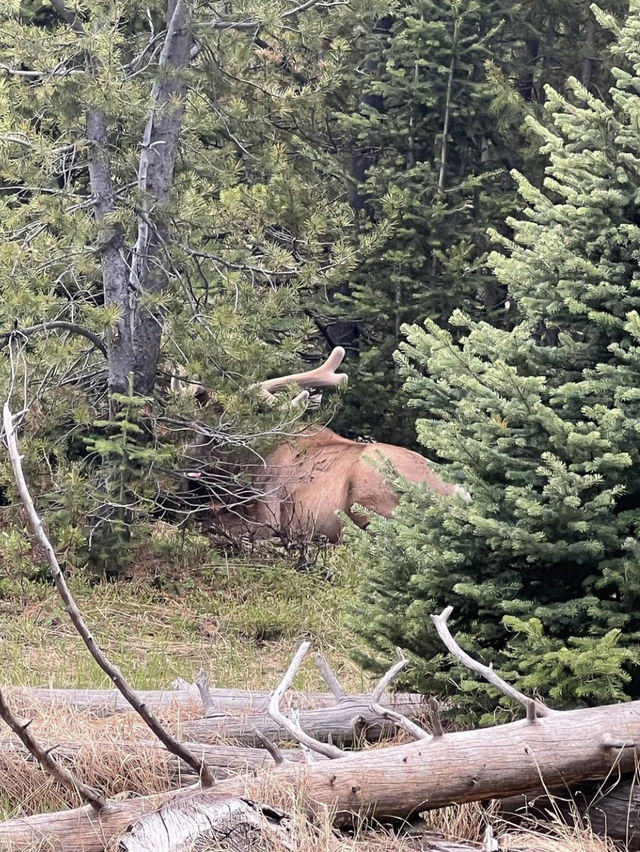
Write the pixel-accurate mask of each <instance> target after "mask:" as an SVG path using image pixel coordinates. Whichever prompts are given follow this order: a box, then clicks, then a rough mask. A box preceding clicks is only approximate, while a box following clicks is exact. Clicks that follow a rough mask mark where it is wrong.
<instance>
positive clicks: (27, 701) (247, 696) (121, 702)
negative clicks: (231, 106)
mask: <svg viewBox="0 0 640 852" xmlns="http://www.w3.org/2000/svg"><path fill="white" fill-rule="evenodd" d="M5 692H6V694H7V696H8V697H9V698H10V699H11V702H12V704H14V705H15V706H16V707H17V708H20V711H21V712H24V713H28V712H30V711H34V710H36V709H37V708H38V707H42V706H43V705H49V704H51V705H52V706H54V707H65V708H71V709H75V710H82V711H86V712H88V713H92V714H93V715H94V716H99V717H107V716H112V715H114V714H116V713H126V712H131V705H130V704H129V703H128V702H127V701H126V700H125V698H124V697H123V696H122V695H121V693H120V692H118V690H116V689H61V688H55V687H46V686H40V687H28V686H16V687H6V689H5ZM137 693H138V695H139V696H140V698H141V699H142V700H143V701H144V702H145V704H147V705H148V706H149V707H150V708H151V709H152V710H153V712H154V713H163V712H167V711H168V712H170V711H175V710H181V711H183V712H184V711H187V712H196V713H199V712H202V701H201V699H200V694H199V692H198V688H197V687H196V686H195V684H194V685H189V686H187V687H185V688H181V689H162V690H139V691H137ZM209 693H210V695H211V699H212V704H213V709H214V710H215V711H216V712H217V713H261V712H265V711H266V709H267V707H268V705H269V696H270V694H271V693H270V692H267V691H265V690H249V689H214V688H212V687H209ZM349 698H350V699H351V700H353V701H356V702H358V703H365V702H367V701H368V700H369V699H368V696H367V695H366V694H354V695H351V696H349ZM388 701H392V702H395V701H400V702H401V703H402V704H403V705H404V706H406V705H408V704H413V705H415V707H416V708H418V707H420V706H422V704H423V702H424V698H423V696H421V695H417V694H415V693H402V694H398V695H397V696H392V697H391V698H390V699H388ZM335 703H336V699H335V697H334V696H333V694H332V693H330V692H293V693H291V694H290V695H289V696H288V697H287V698H286V699H285V706H287V705H291V706H296V707H299V708H319V707H331V706H332V705H334V704H335ZM383 703H384V702H383Z"/></svg>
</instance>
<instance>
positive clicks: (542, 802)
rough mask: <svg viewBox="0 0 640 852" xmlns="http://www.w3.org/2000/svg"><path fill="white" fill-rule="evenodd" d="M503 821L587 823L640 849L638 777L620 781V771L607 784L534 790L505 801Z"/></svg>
mask: <svg viewBox="0 0 640 852" xmlns="http://www.w3.org/2000/svg"><path fill="white" fill-rule="evenodd" d="M500 815H501V817H502V818H504V819H507V820H509V821H510V822H515V823H524V824H525V825H526V824H527V823H529V822H531V821H534V822H535V823H536V824H538V823H540V822H544V821H548V820H549V819H552V820H556V819H557V818H558V817H560V818H562V819H563V820H564V821H565V822H567V823H568V824H569V825H571V824H573V823H575V822H578V823H580V822H583V823H585V822H586V823H587V824H588V825H589V826H590V828H591V830H592V831H593V832H594V833H595V834H598V835H601V836H606V837H608V838H609V839H610V840H615V841H617V842H620V843H622V844H624V849H625V850H629V852H631V850H637V849H640V789H638V778H637V776H636V775H630V776H625V777H623V778H621V779H620V777H619V775H618V772H616V773H615V775H614V777H613V778H609V779H605V780H604V781H586V782H582V783H579V784H574V785H572V786H571V787H569V788H568V789H567V788H566V787H565V788H558V789H552V790H544V789H542V788H540V789H539V790H535V791H531V792H530V793H527V794H525V795H523V796H514V797H510V798H507V799H504V800H503V801H502V803H501V807H500Z"/></svg>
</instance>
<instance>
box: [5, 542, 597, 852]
mask: <svg viewBox="0 0 640 852" xmlns="http://www.w3.org/2000/svg"><path fill="white" fill-rule="evenodd" d="M1 560H2V554H0V563H1ZM335 564H340V566H341V567H340V568H339V569H336V570H329V569H332V566H333V565H335ZM3 567H4V568H5V577H4V579H1V580H0V640H1V641H2V649H3V677H2V680H3V684H5V685H8V684H12V685H32V686H33V685H47V684H51V685H55V686H68V687H71V686H75V687H90V686H93V687H100V686H103V687H104V686H108V685H109V684H108V683H107V681H106V679H105V677H104V675H103V674H102V672H101V671H100V669H99V668H98V667H97V665H96V664H95V663H94V662H93V660H92V659H91V658H90V656H89V654H88V653H87V651H86V649H85V648H84V645H83V644H82V642H81V641H80V639H79V637H78V636H77V634H76V633H75V631H74V630H73V628H72V626H71V623H70V621H69V619H68V616H67V615H66V613H65V612H64V610H63V609H62V607H61V605H60V603H59V601H58V598H57V595H56V593H55V591H54V590H53V589H52V588H51V587H50V586H49V585H47V584H45V583H41V582H28V581H24V580H19V579H18V578H17V577H15V576H12V574H11V571H10V570H9V571H7V568H10V566H6V565H4V566H3ZM70 583H71V586H72V590H73V593H74V595H75V596H76V598H77V601H78V604H79V606H80V608H81V610H82V612H83V614H84V616H85V619H86V621H87V622H88V624H89V625H90V627H91V629H92V631H93V633H94V635H95V637H96V639H97V640H98V642H99V643H100V644H101V645H102V647H103V648H104V649H105V650H106V651H107V653H108V654H109V655H110V656H111V658H112V659H113V661H114V662H116V663H117V664H118V665H119V666H120V667H121V669H122V670H123V672H124V674H125V675H126V677H127V678H128V679H129V680H130V681H131V683H132V684H133V685H134V686H137V687H138V688H140V689H145V688H149V689H153V688H165V687H167V686H169V685H170V684H171V682H172V681H173V680H174V679H175V678H178V677H180V678H185V679H187V680H193V679H194V678H195V676H196V674H197V672H198V671H199V669H200V668H201V667H202V668H204V669H205V670H206V671H207V673H208V675H209V679H210V682H211V684H212V685H216V686H221V687H245V688H256V689H258V688H263V689H269V688H272V687H273V686H274V685H275V684H277V682H278V681H279V679H280V676H281V674H282V673H283V671H284V670H285V668H286V667H287V665H288V663H289V662H290V660H291V657H292V655H293V653H294V652H295V650H296V649H297V647H298V645H299V643H300V641H301V640H302V639H303V638H311V639H313V640H314V644H315V646H316V647H317V648H318V649H319V650H322V652H323V653H324V654H325V655H326V656H327V658H328V659H329V661H330V663H331V665H332V667H333V668H334V670H335V671H336V672H337V673H338V675H339V678H340V680H341V682H342V683H343V685H344V686H345V687H346V688H347V689H348V690H350V691H365V690H366V689H367V688H368V687H369V685H370V684H369V683H368V681H367V680H366V679H365V678H364V676H363V675H362V673H361V672H360V671H359V669H358V668H357V667H356V666H355V664H354V663H353V662H352V661H351V659H350V654H351V651H352V650H353V648H354V644H355V639H354V637H353V636H352V635H351V634H350V633H349V630H348V627H347V619H346V615H347V612H348V610H349V607H350V605H351V604H352V602H353V599H354V592H355V588H356V585H357V574H356V568H355V567H350V563H349V559H348V558H347V559H341V560H335V561H334V560H332V561H331V563H329V564H328V568H327V564H325V565H324V566H320V567H319V568H318V569H317V570H314V571H310V572H307V573H304V572H300V571H297V570H295V569H294V568H293V567H292V566H291V565H290V564H287V563H286V562H284V561H282V560H275V561H274V560H273V559H267V558H264V559H262V560H258V559H255V558H254V559H253V560H251V561H250V562H249V561H231V560H226V559H224V558H222V557H221V556H220V555H219V554H217V553H216V552H215V551H212V550H211V549H210V548H209V547H208V546H206V545H205V544H203V540H202V539H201V538H194V539H192V540H189V539H186V540H185V539H177V538H175V536H174V537H173V538H167V539H166V540H161V541H160V543H159V544H158V543H156V546H155V547H154V548H153V549H152V551H150V553H149V554H148V555H147V556H145V557H142V558H140V559H139V560H138V562H137V569H136V571H135V572H133V576H132V577H130V578H128V579H127V580H123V581H120V582H111V583H97V584H95V583H90V582H88V580H87V578H86V577H84V576H82V575H80V574H76V575H75V576H73V577H72V578H71V580H70ZM296 687H297V688H299V689H318V688H322V682H321V679H320V677H319V675H318V673H317V671H316V670H315V667H314V666H313V665H312V664H311V663H308V664H307V665H306V666H305V668H304V669H303V671H302V672H301V673H300V675H299V677H298V679H297V681H296ZM195 712H199V711H195ZM167 722H168V723H169V724H170V725H171V726H172V727H174V728H175V729H177V728H179V719H167ZM33 730H34V733H36V734H37V735H38V737H39V738H40V739H41V740H42V741H45V742H61V741H65V740H72V739H75V740H77V741H80V742H84V743H86V744H87V748H86V749H85V751H84V753H83V755H82V756H81V759H80V761H79V768H80V771H81V775H82V777H83V778H84V780H85V781H87V782H89V783H97V784H98V785H99V786H101V787H103V789H104V791H105V792H106V793H107V794H108V795H114V794H115V795H118V794H120V793H122V792H123V791H125V790H126V791H133V792H138V793H146V792H151V791H161V790H165V789H168V788H169V783H170V782H169V775H168V772H167V768H166V763H165V762H164V760H163V759H161V758H159V757H158V754H157V752H149V753H145V751H144V749H143V748H141V749H140V751H139V752H137V753H133V752H131V751H129V752H128V753H127V755H126V759H123V754H122V748H121V746H119V745H118V743H119V742H121V741H129V742H136V743H138V744H139V743H142V742H145V741H148V740H149V735H148V733H147V731H146V729H145V728H144V726H143V725H142V724H141V723H140V722H139V721H138V719H137V717H135V716H134V715H133V714H122V715H119V716H114V717H110V718H109V719H104V720H95V719H92V718H90V717H88V716H87V715H85V714H82V713H78V712H76V711H68V710H67V711H60V710H56V711H55V712H51V708H47V707H43V708H42V711H41V712H39V713H37V714H35V718H34V722H33ZM98 744H99V749H98V747H97V746H98ZM94 745H95V746H96V747H95V748H94ZM0 777H1V783H0V819H6V818H10V817H13V816H17V815H19V814H28V813H34V812H44V811H50V810H57V809H60V808H64V807H66V806H68V805H74V804H78V802H77V801H73V798H74V797H73V796H70V794H69V793H68V792H66V791H62V790H60V789H59V788H58V787H57V786H56V784H54V783H53V782H52V781H51V780H50V779H49V778H47V777H46V776H45V775H44V773H43V772H42V771H41V770H40V769H39V768H38V767H37V766H34V765H33V764H25V762H24V759H23V757H22V756H21V754H19V753H16V752H14V753H11V752H10V751H8V750H7V749H0ZM105 779H106V780H105ZM282 804H283V805H285V806H286V808H287V810H289V811H290V812H291V813H292V832H293V839H294V844H295V848H296V850H299V852H392V850H393V852H414V851H415V850H419V849H424V848H425V847H424V846H423V845H422V844H421V842H420V839H419V838H417V837H404V838H399V837H397V836H393V835H389V834H388V833H387V832H386V831H385V830H382V829H378V830H377V831H371V830H366V829H364V828H363V829H362V830H361V831H359V832H357V833H356V834H355V836H353V837H344V836H342V837H339V836H336V835H335V833H334V832H333V831H332V828H331V824H330V819H329V818H328V817H327V819H326V820H324V821H322V820H320V821H319V823H318V824H316V825H314V826H312V825H310V824H309V822H308V821H307V820H306V819H305V818H304V815H303V814H302V812H301V811H300V807H299V804H296V803H295V802H283V803H282ZM427 820H428V824H429V827H430V828H431V829H434V830H439V831H441V832H442V833H443V834H444V835H445V836H447V837H449V838H452V839H458V840H460V841H463V840H464V841H473V842H476V843H479V842H480V841H481V839H482V833H483V831H484V828H485V826H486V824H487V821H490V822H491V823H492V824H493V825H494V826H495V828H496V830H497V831H498V833H499V834H500V836H501V844H502V848H504V849H507V850H508V849H523V848H524V849H528V850H532V852H610V850H611V849H612V847H611V845H609V844H607V843H606V842H605V841H603V840H601V839H600V838H598V837H595V836H594V835H593V834H591V833H590V832H589V830H588V829H585V830H579V829H568V828H566V826H563V825H561V824H557V825H556V826H554V827H552V828H551V830H550V831H549V830H548V829H547V830H546V831H545V833H541V832H539V831H537V830H536V828H535V826H534V827H532V829H531V830H527V831H522V830H521V829H519V830H515V829H512V828H511V827H509V826H505V825H503V824H501V823H500V820H499V818H498V817H497V815H496V813H495V812H494V811H493V810H491V809H490V810H489V811H487V809H486V808H485V807H483V806H481V805H479V804H472V805H464V806H457V807H452V808H447V809H444V810H442V811H438V812H431V813H429V814H428V815H427ZM274 852H277V850H274Z"/></svg>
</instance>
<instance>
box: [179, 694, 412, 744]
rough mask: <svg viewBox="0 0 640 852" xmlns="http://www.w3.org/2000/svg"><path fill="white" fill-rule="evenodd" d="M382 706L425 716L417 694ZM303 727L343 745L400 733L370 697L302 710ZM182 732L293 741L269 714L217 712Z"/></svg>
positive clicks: (207, 739)
mask: <svg viewBox="0 0 640 852" xmlns="http://www.w3.org/2000/svg"><path fill="white" fill-rule="evenodd" d="M382 706H383V708H387V709H393V710H394V711H395V712H397V713H400V714H402V715H404V716H406V717H408V718H411V719H416V718H420V717H421V716H424V714H425V709H426V708H425V705H424V703H423V702H422V700H421V701H420V702H417V701H416V700H415V696H409V698H408V700H407V701H405V699H404V697H403V696H402V695H390V696H387V697H386V700H383V702H382ZM298 718H299V724H300V727H302V728H304V730H305V731H306V732H307V733H308V734H309V735H310V736H312V737H314V738H315V739H317V740H321V741H323V742H328V741H329V740H333V741H334V742H339V743H342V744H343V745H353V744H357V743H359V742H364V741H369V742H377V741H379V740H383V739H388V738H389V737H392V736H394V734H395V733H396V732H397V725H396V724H395V723H394V722H393V721H392V720H391V719H386V718H381V717H380V716H379V715H378V712H377V711H375V710H373V709H372V708H371V697H370V696H363V697H362V698H360V697H358V698H355V697H351V696H350V697H349V698H343V699H342V700H341V701H338V702H337V703H336V704H334V706H332V707H321V708H318V709H316V710H301V711H299V713H298ZM182 731H183V733H184V735H185V737H186V738H187V739H189V740H196V741H197V742H202V743H214V742H218V741H219V740H226V741H230V742H236V743H239V744H241V745H244V746H258V745H260V743H261V736H262V737H267V738H268V739H269V740H272V741H274V742H291V739H292V738H291V734H290V733H289V732H288V731H287V730H286V729H285V728H284V727H283V726H282V725H281V724H279V723H278V722H277V721H276V720H275V719H273V718H272V717H271V716H270V715H269V714H268V713H257V714H251V715H248V716H228V715H224V714H216V715H213V716H204V717H203V718H201V719H192V720H190V721H186V722H183V724H182Z"/></svg>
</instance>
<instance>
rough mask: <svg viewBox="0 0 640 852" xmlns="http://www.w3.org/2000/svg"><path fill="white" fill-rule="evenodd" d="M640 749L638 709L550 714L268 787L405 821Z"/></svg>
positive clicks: (96, 850)
mask: <svg viewBox="0 0 640 852" xmlns="http://www.w3.org/2000/svg"><path fill="white" fill-rule="evenodd" d="M636 742H640V702H638V701H636V702H629V703H627V704H618V705H611V706H606V707H595V708H587V709H582V710H570V711H565V712H558V711H552V710H550V711H548V713H547V715H546V716H544V717H543V718H537V719H535V720H527V719H524V720H521V721H517V722H511V723H509V724H506V725H500V726H497V727H491V728H483V729H480V730H477V731H462V732H455V733H447V734H445V735H444V736H438V737H433V738H431V739H429V740H419V741H417V742H415V743H409V744H407V745H401V746H394V747H391V748H386V749H370V750H368V751H365V752H361V753H358V754H353V755H349V756H347V757H343V758H340V759H337V760H331V761H322V762H318V763H311V764H299V763H298V764H291V763H284V764H282V765H281V766H279V767H277V768H275V769H273V770H272V771H271V773H269V777H270V778H272V779H273V781H274V782H275V783H276V785H277V788H278V789H279V790H283V791H285V792H286V791H289V792H290V793H291V794H293V793H299V792H301V791H302V792H303V793H304V796H305V797H306V800H308V801H309V802H310V803H317V804H319V805H321V806H326V807H329V808H330V809H331V810H332V812H333V813H335V815H336V820H337V821H338V822H339V823H344V822H346V821H349V820H350V819H352V818H353V814H364V813H367V814H372V815H374V816H375V817H376V818H378V819H383V818H385V817H394V816H396V817H406V816H408V815H410V814H413V813H416V812H419V811H423V810H429V809H432V808H438V807H443V806H445V805H448V804H451V803H452V802H467V801H474V800H481V799H490V798H503V797H506V796H511V795H516V794H518V793H525V792H527V791H528V790H532V789H537V788H538V787H539V786H540V783H541V782H542V783H543V784H544V785H545V786H547V787H548V788H552V787H557V786H565V785H568V784H571V783H575V782H578V781H584V780H585V779H598V778H605V777H607V776H608V775H609V773H610V772H611V771H612V769H613V768H614V767H615V771H620V772H623V771H626V772H632V771H633V770H634V768H635V755H634V750H633V748H632V747H630V746H631V745H632V744H633V743H636ZM265 780H266V779H265V777H264V776H263V775H262V774H259V775H258V777H257V778H256V779H255V780H249V781H248V780H247V779H246V778H244V777H240V778H229V779H226V780H225V781H222V782H220V783H219V784H217V785H216V787H215V793H214V792H213V791H192V790H182V791H177V792H174V793H168V794H166V793H165V794H158V795H154V796H148V797H139V798H137V799H130V800H126V801H111V802H109V803H108V805H107V807H106V808H104V809H102V811H100V812H99V813H96V812H95V811H94V810H93V809H92V808H90V807H84V808H77V809H75V810H71V811H65V812H59V813H48V814H38V815H36V816H32V817H27V818H25V819H16V820H9V821H7V822H5V823H0V850H2V852H8V850H13V852H15V850H20V849H24V848H28V845H29V844H30V843H34V842H35V841H42V840H43V839H46V840H47V841H48V842H49V844H50V845H49V847H48V848H49V849H50V850H52V852H53V850H55V852H62V850H65V852H103V849H104V841H105V839H109V838H113V837H114V836H118V835H119V834H120V833H121V832H122V831H123V830H124V829H125V828H126V827H127V826H128V825H130V824H132V823H134V822H136V821H137V820H138V819H139V818H140V817H141V816H142V815H143V814H145V813H149V812H150V811H153V810H156V809H157V808H158V807H160V806H162V805H163V804H164V803H166V802H175V801H182V800H183V799H191V800H193V801H194V802H199V801H203V802H206V801H207V800H208V798H210V797H211V796H214V795H215V796H217V795H218V794H220V793H224V794H228V795H241V796H243V795H251V793H250V790H251V787H252V784H253V783H255V784H258V785H260V784H261V783H264V782H265ZM248 791H249V792H248ZM256 798H258V797H256Z"/></svg>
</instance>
